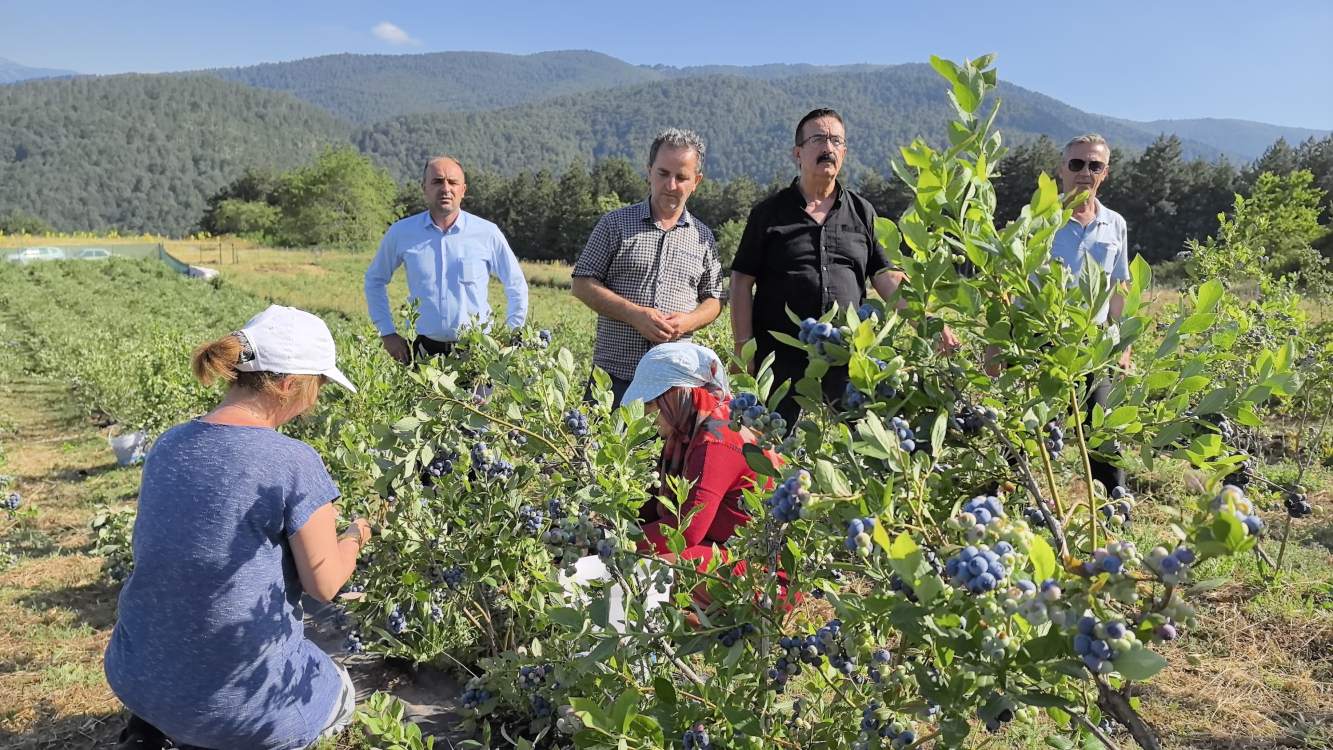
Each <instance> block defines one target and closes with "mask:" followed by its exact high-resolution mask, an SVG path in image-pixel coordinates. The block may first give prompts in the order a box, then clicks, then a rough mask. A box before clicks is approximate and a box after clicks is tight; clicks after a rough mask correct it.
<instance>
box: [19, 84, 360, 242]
mask: <svg viewBox="0 0 1333 750" xmlns="http://www.w3.org/2000/svg"><path fill="white" fill-rule="evenodd" d="M351 128H352V126H351V124H350V123H347V122H346V121H343V120H340V119H338V118H337V117H334V116H333V115H331V114H329V113H328V112H325V111H324V110H322V109H319V108H318V107H316V106H314V105H312V104H307V103H306V102H303V101H300V100H298V99H296V98H295V97H293V96H292V95H290V94H285V93H281V92H276V91H264V90H261V89H254V88H249V87H246V86H242V85H240V84H236V83H229V82H227V81H222V80H219V79H217V78H214V77H211V76H163V75H121V76H106V77H79V78H74V79H71V80H63V81H29V82H26V83H22V84H19V85H15V86H0V214H9V213H10V212H12V211H15V210H19V211H23V212H26V213H29V214H35V215H37V216H40V217H42V218H44V219H46V220H47V221H48V222H50V224H51V225H53V226H54V227H55V228H56V229H58V230H62V231H75V230H91V229H99V228H103V227H108V226H115V227H118V228H119V229H121V230H132V231H135V232H138V231H152V232H161V233H168V234H173V235H183V234H186V233H188V232H190V231H191V230H192V228H193V227H194V226H195V224H196V223H197V222H198V221H199V217H200V216H201V215H202V213H203V210H204V205H205V201H206V200H207V198H208V197H209V196H211V195H212V194H213V193H215V192H217V191H218V190H219V189H220V188H222V187H223V186H224V185H226V184H228V183H229V182H231V181H232V180H234V179H235V178H236V177H237V176H238V175H240V174H241V173H242V172H244V171H245V169H246V168H247V167H253V166H264V167H268V168H274V169H283V168H289V167H292V166H295V165H298V164H303V163H306V162H309V161H310V160H311V159H312V158H313V157H314V156H315V155H316V154H318V153H319V152H320V150H321V149H322V147H323V146H324V144H327V143H333V142H346V139H347V137H348V134H349V133H350V131H351Z"/></svg>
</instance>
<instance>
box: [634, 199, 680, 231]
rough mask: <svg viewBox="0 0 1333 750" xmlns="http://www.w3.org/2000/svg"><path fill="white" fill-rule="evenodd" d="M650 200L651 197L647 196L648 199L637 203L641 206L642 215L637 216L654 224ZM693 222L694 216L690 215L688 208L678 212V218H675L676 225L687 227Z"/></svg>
mask: <svg viewBox="0 0 1333 750" xmlns="http://www.w3.org/2000/svg"><path fill="white" fill-rule="evenodd" d="M651 200H652V199H651V198H649V199H648V200H646V201H643V202H642V203H640V204H638V205H640V206H642V207H643V215H642V216H640V217H639V218H640V220H641V221H643V222H645V223H652V224H656V223H657V222H656V221H655V220H654V219H653V207H652V204H651V203H650V202H649V201H651ZM693 223H694V217H693V216H691V215H690V210H689V209H688V208H687V209H685V210H684V211H682V212H681V214H680V218H679V219H677V220H676V226H678V227H688V226H690V225H691V224H693Z"/></svg>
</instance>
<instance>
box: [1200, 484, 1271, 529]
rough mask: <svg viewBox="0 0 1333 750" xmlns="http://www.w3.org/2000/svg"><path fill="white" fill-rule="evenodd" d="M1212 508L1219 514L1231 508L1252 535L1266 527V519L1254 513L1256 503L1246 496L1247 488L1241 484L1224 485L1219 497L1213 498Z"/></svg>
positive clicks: (1232, 512) (1218, 494)
mask: <svg viewBox="0 0 1333 750" xmlns="http://www.w3.org/2000/svg"><path fill="white" fill-rule="evenodd" d="M1232 476H1233V477H1234V476H1235V475H1234V474H1233V475H1232ZM1229 478H1230V477H1228V479H1229ZM1212 509H1213V512H1214V513H1219V514H1220V513H1226V512H1227V511H1228V509H1230V512H1231V514H1232V515H1233V516H1235V518H1236V520H1237V521H1240V522H1241V523H1242V524H1244V525H1245V530H1246V531H1247V532H1248V533H1249V534H1251V535H1257V534H1258V533H1259V532H1260V531H1262V530H1263V528H1264V519H1262V518H1260V517H1259V516H1257V515H1255V514H1254V503H1252V502H1250V500H1249V498H1247V497H1245V490H1244V488H1242V487H1241V486H1239V485H1235V484H1228V485H1226V486H1225V487H1223V488H1222V491H1221V492H1219V493H1217V497H1215V498H1213V505H1212Z"/></svg>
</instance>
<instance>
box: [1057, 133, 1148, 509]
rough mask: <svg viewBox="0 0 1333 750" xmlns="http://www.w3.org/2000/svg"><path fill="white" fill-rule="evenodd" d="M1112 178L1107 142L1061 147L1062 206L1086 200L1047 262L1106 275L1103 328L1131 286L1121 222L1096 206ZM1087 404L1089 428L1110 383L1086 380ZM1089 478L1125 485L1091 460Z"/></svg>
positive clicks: (1084, 140) (1127, 363)
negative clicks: (1089, 267)
mask: <svg viewBox="0 0 1333 750" xmlns="http://www.w3.org/2000/svg"><path fill="white" fill-rule="evenodd" d="M1110 172H1111V149H1110V147H1109V146H1107V145H1106V139H1105V138H1102V137H1101V136H1100V135H1096V134H1088V135H1081V136H1078V137H1077V138H1075V139H1073V140H1071V141H1070V142H1069V143H1067V144H1066V145H1065V151H1064V156H1063V158H1062V159H1061V161H1060V186H1061V187H1062V188H1063V189H1064V197H1065V201H1066V202H1069V201H1072V200H1073V199H1074V198H1075V197H1076V196H1078V195H1079V194H1080V193H1086V194H1087V196H1088V197H1087V200H1085V201H1083V202H1082V203H1079V204H1078V205H1076V206H1074V209H1073V215H1072V216H1071V217H1070V218H1069V223H1067V224H1065V225H1064V226H1063V227H1061V228H1060V230H1059V231H1057V232H1056V233H1055V239H1054V241H1053V244H1052V245H1051V259H1052V260H1055V261H1059V262H1060V263H1063V264H1064V266H1065V268H1068V269H1069V272H1070V273H1071V274H1073V275H1074V278H1078V275H1079V273H1080V271H1082V269H1083V264H1084V263H1085V262H1092V263H1096V264H1097V265H1098V266H1100V267H1101V269H1102V270H1103V271H1105V272H1106V275H1107V277H1108V279H1109V280H1110V282H1111V284H1112V286H1113V287H1114V290H1113V291H1112V292H1111V299H1110V300H1109V301H1108V303H1107V304H1106V306H1105V307H1103V308H1102V309H1101V310H1100V311H1098V313H1097V316H1096V318H1095V320H1096V321H1097V322H1098V323H1104V322H1106V320H1107V317H1108V314H1109V317H1110V318H1111V319H1113V320H1119V319H1120V315H1121V313H1122V312H1124V309H1125V297H1124V294H1123V292H1124V291H1125V289H1126V285H1127V283H1128V282H1129V280H1130V279H1129V241H1128V239H1127V232H1126V229H1125V220H1124V219H1123V218H1122V217H1121V216H1120V214H1118V213H1116V212H1115V211H1112V210H1111V209H1109V208H1107V207H1106V206H1104V205H1102V202H1101V201H1099V200H1097V189H1098V188H1099V187H1101V185H1102V182H1103V181H1105V180H1106V176H1107V175H1108V174H1110ZM1118 365H1119V367H1120V369H1121V370H1122V371H1123V372H1126V373H1127V372H1129V371H1130V367H1131V366H1132V360H1131V358H1130V349H1129V347H1125V351H1124V353H1123V354H1121V356H1120V361H1119V363H1118ZM1088 388H1089V391H1090V393H1089V403H1088V406H1087V409H1086V410H1085V412H1084V413H1085V416H1086V421H1088V422H1089V423H1091V420H1092V404H1094V403H1096V404H1101V406H1102V408H1103V409H1105V408H1106V402H1107V398H1108V397H1109V396H1110V394H1111V381H1110V379H1109V378H1106V377H1102V376H1099V375H1094V376H1093V377H1091V378H1089V380H1088ZM1096 447H1097V449H1098V450H1099V451H1100V452H1103V453H1109V454H1114V455H1116V456H1119V453H1120V450H1119V447H1118V446H1116V445H1115V444H1114V443H1108V444H1103V445H1101V446H1096ZM1091 464H1092V478H1093V479H1095V480H1097V481H1100V482H1101V483H1102V484H1103V485H1105V486H1106V491H1107V492H1108V493H1109V492H1110V491H1111V490H1112V489H1114V488H1115V487H1123V486H1124V484H1125V470H1124V469H1123V468H1121V467H1119V466H1116V465H1115V464H1113V463H1109V462H1106V461H1099V460H1097V459H1093V460H1092V461H1091Z"/></svg>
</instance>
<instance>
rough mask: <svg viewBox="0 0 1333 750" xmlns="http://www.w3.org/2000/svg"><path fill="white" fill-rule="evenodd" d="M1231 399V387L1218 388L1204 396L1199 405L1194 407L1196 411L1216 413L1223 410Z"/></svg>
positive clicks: (1199, 412)
mask: <svg viewBox="0 0 1333 750" xmlns="http://www.w3.org/2000/svg"><path fill="white" fill-rule="evenodd" d="M1230 400H1231V389H1230V388H1218V389H1217V390H1215V391H1213V392H1212V393H1209V394H1208V395H1207V396H1204V397H1203V400H1201V401H1200V402H1199V405H1198V406H1196V407H1194V413H1195V414H1216V413H1217V412H1219V411H1221V409H1222V407H1224V406H1226V404H1227V402H1228V401H1230Z"/></svg>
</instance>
